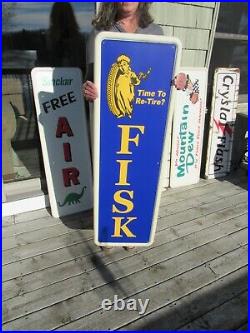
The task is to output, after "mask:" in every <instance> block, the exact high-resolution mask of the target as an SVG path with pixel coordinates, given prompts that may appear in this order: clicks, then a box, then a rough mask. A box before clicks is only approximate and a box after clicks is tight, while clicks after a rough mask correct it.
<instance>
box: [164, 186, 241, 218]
mask: <svg viewBox="0 0 250 333" xmlns="http://www.w3.org/2000/svg"><path fill="white" fill-rule="evenodd" d="M246 197H247V192H245V191H244V190H241V189H238V188H232V189H227V190H226V189H225V191H224V190H221V192H220V193H218V194H217V193H216V192H208V193H205V194H203V195H201V196H199V197H196V198H195V200H194V199H193V198H190V199H189V198H188V197H187V198H186V200H183V201H182V202H181V204H180V203H179V202H177V203H172V204H170V205H166V206H162V207H161V209H160V211H159V217H160V218H161V217H164V216H169V215H173V214H175V213H177V212H179V211H180V206H181V208H182V210H183V211H187V210H189V209H192V208H197V207H201V208H202V209H203V208H204V207H206V205H208V204H211V203H214V204H213V207H214V209H215V210H216V207H219V208H220V207H221V208H222V209H223V208H224V207H223V204H227V203H226V201H230V202H232V203H236V202H237V203H239V202H241V200H244V199H246ZM227 207H228V206H227Z"/></svg>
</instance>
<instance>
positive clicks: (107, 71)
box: [94, 32, 181, 246]
mask: <svg viewBox="0 0 250 333" xmlns="http://www.w3.org/2000/svg"><path fill="white" fill-rule="evenodd" d="M180 48H181V47H180V43H179V41H178V40H176V39H171V38H167V37H164V36H147V35H135V34H125V33H121V34H118V33H110V32H103V33H100V34H99V35H98V36H97V39H96V45H95V83H96V85H97V87H98V89H99V92H100V95H99V98H98V99H97V100H96V101H95V104H94V206H95V208H94V226H95V242H96V244H98V245H112V246H122V245H123V246H124V245H136V246H139V245H149V244H151V243H152V242H153V238H154V234H155V229H156V221H157V214H158V208H159V200H160V191H159V190H158V189H160V186H159V185H160V181H161V174H162V168H163V167H164V166H163V164H164V159H165V157H164V155H165V154H166V152H165V147H166V140H165V137H166V133H167V131H168V130H169V129H170V125H171V124H170V121H171V118H172V116H171V114H172V107H171V100H172V96H171V95H172V94H173V93H172V79H173V77H174V75H175V72H176V67H177V66H178V62H179V57H180Z"/></svg>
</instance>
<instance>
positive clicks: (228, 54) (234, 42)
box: [209, 2, 248, 102]
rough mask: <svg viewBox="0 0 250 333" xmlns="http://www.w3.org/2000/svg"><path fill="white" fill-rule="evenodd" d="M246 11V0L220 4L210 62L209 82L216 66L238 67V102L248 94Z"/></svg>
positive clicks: (242, 100)
mask: <svg viewBox="0 0 250 333" xmlns="http://www.w3.org/2000/svg"><path fill="white" fill-rule="evenodd" d="M247 13H248V4H247V2H223V3H221V4H220V11H219V17H218V23H217V28H216V33H215V40H214V46H213V52H212V57H211V62H210V80H209V81H210V82H212V79H213V74H214V71H215V69H216V68H217V67H238V68H240V90H239V94H240V96H239V101H240V102H245V101H247V94H248V75H247V73H248V49H247V46H248V35H247V31H248V16H247Z"/></svg>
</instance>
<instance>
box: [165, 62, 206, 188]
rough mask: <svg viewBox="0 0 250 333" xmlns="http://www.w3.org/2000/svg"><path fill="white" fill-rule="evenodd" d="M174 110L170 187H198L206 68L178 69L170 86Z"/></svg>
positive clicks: (204, 106)
mask: <svg viewBox="0 0 250 333" xmlns="http://www.w3.org/2000/svg"><path fill="white" fill-rule="evenodd" d="M173 84H174V86H175V88H176V89H177V90H178V91H177V95H176V102H175V108H174V123H173V135H172V152H171V173H170V187H179V186H185V185H191V184H195V183H198V181H199V178H200V167H201V157H202V144H203V131H204V119H205V108H206V93H207V69H206V68H181V70H180V73H179V74H178V75H177V76H176V77H175V79H174V82H173Z"/></svg>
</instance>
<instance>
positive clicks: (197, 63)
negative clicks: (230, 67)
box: [181, 49, 207, 67]
mask: <svg viewBox="0 0 250 333" xmlns="http://www.w3.org/2000/svg"><path fill="white" fill-rule="evenodd" d="M206 57H207V51H203V50H189V49H183V50H182V58H181V66H183V67H188V66H190V67H205V64H206Z"/></svg>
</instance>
